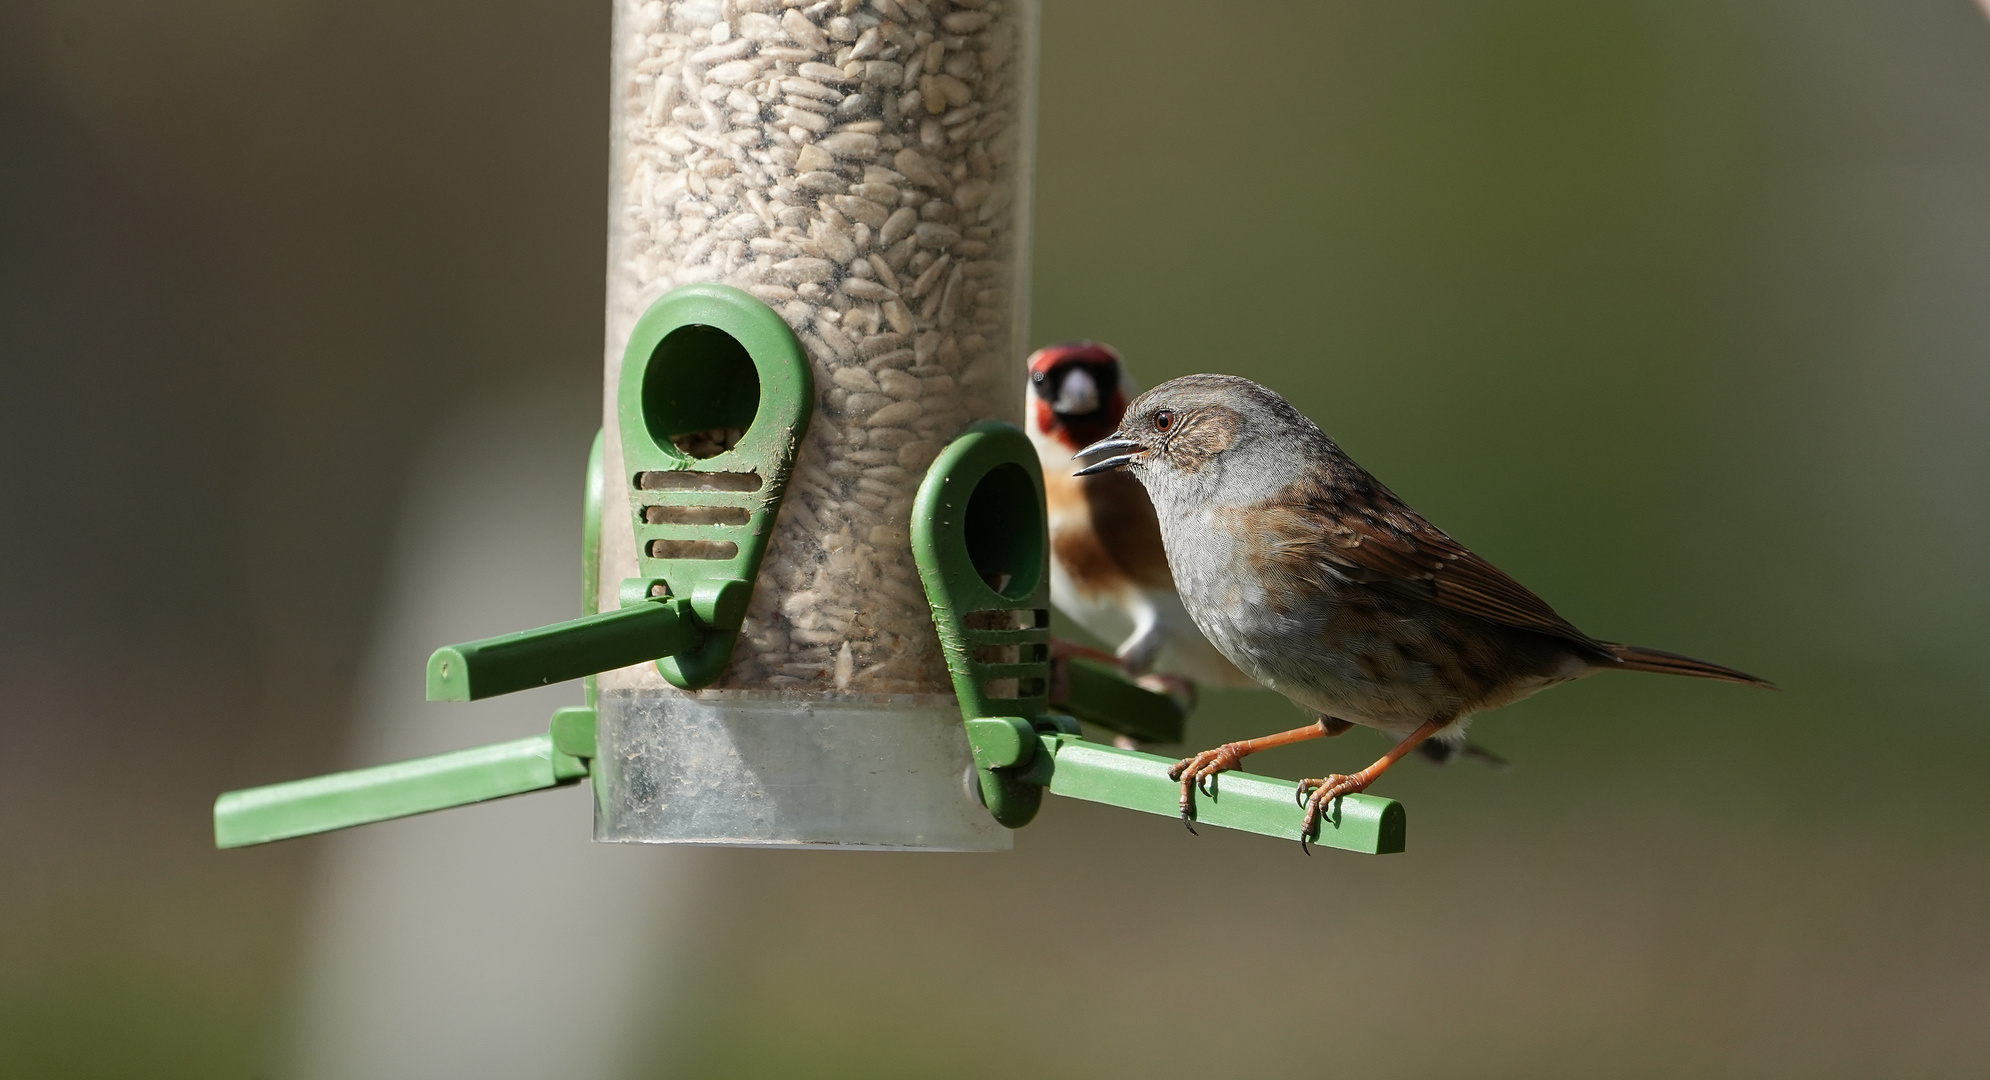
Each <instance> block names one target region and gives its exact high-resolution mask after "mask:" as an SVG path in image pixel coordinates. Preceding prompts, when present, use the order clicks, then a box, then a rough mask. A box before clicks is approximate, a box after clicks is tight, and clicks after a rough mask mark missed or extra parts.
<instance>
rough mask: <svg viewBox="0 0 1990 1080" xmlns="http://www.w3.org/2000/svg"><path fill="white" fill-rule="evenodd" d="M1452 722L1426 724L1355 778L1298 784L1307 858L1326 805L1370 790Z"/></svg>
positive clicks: (1340, 776) (1338, 775) (1326, 778)
mask: <svg viewBox="0 0 1990 1080" xmlns="http://www.w3.org/2000/svg"><path fill="white" fill-rule="evenodd" d="M1450 722H1451V721H1449V720H1426V721H1424V723H1423V726H1422V727H1419V728H1417V729H1416V730H1415V731H1412V732H1410V735H1409V738H1406V739H1404V740H1403V741H1402V742H1399V743H1397V744H1396V745H1395V746H1394V747H1392V748H1391V749H1390V750H1389V752H1388V753H1386V754H1383V755H1382V756H1381V758H1379V759H1378V760H1377V761H1376V762H1375V764H1373V765H1370V766H1369V767H1367V768H1365V769H1363V770H1361V771H1360V772H1358V773H1355V774H1354V775H1353V776H1347V775H1344V774H1342V773H1334V774H1333V775H1332V776H1324V777H1321V778H1320V779H1318V780H1301V781H1299V787H1298V789H1297V791H1296V792H1295V793H1294V797H1295V798H1297V799H1299V800H1301V802H1300V805H1302V806H1304V807H1305V808H1306V816H1305V817H1304V818H1301V819H1300V821H1299V850H1301V851H1304V852H1305V853H1306V854H1308V855H1311V854H1312V853H1313V852H1312V850H1311V849H1310V848H1308V847H1307V846H1306V840H1307V838H1308V837H1310V836H1312V835H1313V827H1314V826H1316V825H1318V824H1319V823H1320V815H1321V814H1322V813H1323V812H1324V811H1323V810H1322V807H1324V806H1326V804H1327V803H1328V802H1330V801H1332V800H1334V799H1338V798H1340V797H1341V796H1342V795H1353V794H1355V793H1356V792H1360V791H1367V790H1368V785H1370V784H1372V783H1374V782H1375V778H1376V777H1378V776H1381V775H1382V774H1383V773H1385V772H1388V771H1389V766H1391V765H1394V764H1395V763H1396V762H1398V761H1401V760H1402V759H1403V755H1404V754H1407V753H1409V752H1410V751H1412V750H1414V749H1416V748H1417V746H1418V744H1420V743H1422V742H1423V741H1424V740H1425V739H1428V738H1430V737H1431V736H1432V735H1435V734H1437V733H1438V732H1440V731H1442V730H1444V728H1445V727H1446V725H1448V724H1450ZM1309 791H1310V792H1312V794H1311V796H1310V797H1309V796H1308V795H1307V792H1309Z"/></svg>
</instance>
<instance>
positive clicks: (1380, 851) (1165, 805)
mask: <svg viewBox="0 0 1990 1080" xmlns="http://www.w3.org/2000/svg"><path fill="white" fill-rule="evenodd" d="M1042 744H1043V750H1044V751H1045V752H1047V753H1049V754H1054V755H1055V757H1054V759H1053V761H1054V764H1053V769H1054V771H1053V772H1052V773H1051V777H1050V793H1051V794H1053V795H1062V796H1064V797H1065V798H1069V799H1084V800H1086V801H1087V802H1099V803H1105V804H1106V805H1108V806H1119V807H1125V808H1126V809H1129V810H1140V811H1143V812H1145V813H1149V814H1160V815H1162V816H1164V817H1175V816H1177V815H1179V814H1180V812H1181V811H1180V807H1179V800H1180V797H1181V790H1182V785H1181V783H1180V781H1176V780H1170V779H1168V769H1169V768H1170V767H1171V766H1173V765H1174V764H1175V759H1173V758H1164V757H1157V756H1155V755H1153V754H1143V753H1141V752H1139V751H1137V750H1121V749H1118V748H1117V747H1111V746H1102V745H1100V744H1098V743H1093V742H1086V741H1084V740H1083V739H1074V738H1071V737H1070V736H1061V735H1046V736H1044V737H1043V739H1042ZM1292 791H1293V782H1292V781H1290V780H1277V779H1273V778H1272V777H1269V776H1254V775H1252V774H1250V773H1244V772H1228V773H1224V774H1222V775H1221V776H1219V777H1217V778H1216V796H1215V798H1210V797H1209V796H1207V795H1204V794H1202V793H1201V792H1197V793H1196V795H1195V803H1194V806H1195V821H1196V824H1198V825H1215V826H1218V827H1220V828H1225V829H1237V830H1240V831H1242V832H1254V833H1260V834H1262V835H1265V836H1275V837H1279V838H1280V839H1284V840H1297V839H1299V820H1300V815H1301V814H1302V813H1303V811H1302V810H1301V808H1300V807H1299V806H1298V805H1297V804H1296V803H1295V802H1294V801H1293V797H1292ZM1332 810H1333V812H1332V813H1331V814H1328V815H1326V816H1325V817H1324V818H1323V819H1322V820H1321V821H1320V824H1319V827H1318V835H1316V836H1313V837H1311V838H1310V840H1311V841H1312V842H1313V843H1316V844H1318V845H1320V846H1321V847H1331V848H1340V849H1342V850H1345V851H1358V852H1362V853H1363V854H1368V855H1393V854H1396V853H1398V852H1401V851H1402V850H1403V849H1404V843H1405V840H1406V837H1407V832H1406V825H1405V821H1404V814H1403V804H1402V803H1399V802H1397V801H1396V800H1394V799H1384V798H1381V797H1379V796H1375V795H1345V796H1342V797H1341V798H1340V799H1339V800H1337V801H1336V803H1335V804H1334V806H1333V808H1332Z"/></svg>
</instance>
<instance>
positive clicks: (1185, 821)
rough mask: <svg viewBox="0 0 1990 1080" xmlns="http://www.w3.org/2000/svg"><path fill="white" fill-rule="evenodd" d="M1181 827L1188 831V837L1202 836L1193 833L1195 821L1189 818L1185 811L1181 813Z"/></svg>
mask: <svg viewBox="0 0 1990 1080" xmlns="http://www.w3.org/2000/svg"><path fill="white" fill-rule="evenodd" d="M1182 827H1183V828H1185V829H1187V830H1188V834H1189V835H1190V836H1201V835H1202V834H1201V833H1199V832H1196V831H1195V819H1193V818H1191V817H1189V813H1188V811H1186V810H1184V811H1182Z"/></svg>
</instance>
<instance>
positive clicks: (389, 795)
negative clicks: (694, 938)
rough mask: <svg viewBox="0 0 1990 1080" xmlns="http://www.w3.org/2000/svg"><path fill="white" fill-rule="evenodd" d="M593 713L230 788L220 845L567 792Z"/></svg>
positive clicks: (589, 742)
mask: <svg viewBox="0 0 1990 1080" xmlns="http://www.w3.org/2000/svg"><path fill="white" fill-rule="evenodd" d="M593 755H594V710H592V709H586V708H572V709H561V710H559V711H558V712H556V713H554V714H553V722H552V726H551V730H549V731H547V732H546V733H545V734H542V735H533V736H530V737H529V738H524V739H514V740H512V741H511V742H503V743H496V744H494V745H491V746H479V747H476V748H474V749H470V750H456V751H453V752H451V753H447V754H437V755H435V756H434V757H425V758H416V759H414V760H413V761H397V762H394V763H393V764H391V765H376V766H374V767H372V768H370V769H354V770H352V771H351V772H342V773H333V774H332V775H330V776H316V777H312V778H311V779H309V780H293V781H291V782H290V783H287V784H270V785H268V786H267V787H256V788H247V789H244V790H242V791H230V792H227V793H225V794H223V795H222V796H221V797H220V798H218V799H216V800H214V846H215V847H222V848H232V847H246V846H248V845H250V844H266V843H269V842H270V841H272V840H287V839H290V838H291V837H295V836H308V835H310V834H312V833H321V832H331V831H332V830H334V829H345V828H350V827H352V826H354V825H366V824H369V823H371V822H375V821H386V820H388V819H389V818H398V817H407V816H409V815H411V814H424V813H427V812H429V811H431V810H442V809H446V808H448V807H451V806H465V805H468V804H470V803H476V802H484V801H486V800H488V799H499V798H503V797H504V796H506V795H523V794H524V793H526V792H528V791H539V790H541V789H543V788H550V787H561V786H564V785H566V784H571V783H574V782H576V781H578V780H579V779H581V778H582V777H584V776H586V775H587V761H586V760H584V759H586V758H590V757H592V756H593Z"/></svg>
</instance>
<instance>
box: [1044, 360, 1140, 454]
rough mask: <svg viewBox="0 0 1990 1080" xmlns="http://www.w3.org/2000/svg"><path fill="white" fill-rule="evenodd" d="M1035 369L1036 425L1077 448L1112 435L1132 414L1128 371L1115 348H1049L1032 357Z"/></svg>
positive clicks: (1067, 444)
mask: <svg viewBox="0 0 1990 1080" xmlns="http://www.w3.org/2000/svg"><path fill="white" fill-rule="evenodd" d="M1029 372H1030V426H1031V427H1032V428H1034V429H1036V431H1038V432H1039V433H1041V434H1043V435H1046V436H1048V437H1050V438H1052V439H1055V440H1057V441H1058V442H1060V443H1062V444H1064V445H1065V446H1067V447H1069V448H1070V449H1071V450H1072V451H1073V452H1076V451H1077V450H1078V448H1079V447H1082V446H1089V445H1091V444H1092V443H1094V442H1097V441H1098V440H1099V439H1101V438H1104V437H1105V436H1107V435H1109V434H1111V433H1112V430H1113V428H1115V427H1117V426H1118V425H1119V418H1120V417H1121V416H1122V415H1123V414H1124V413H1125V412H1126V389H1127V380H1126V369H1125V367H1124V366H1123V365H1122V363H1121V361H1120V358H1119V354H1118V353H1116V352H1114V351H1113V350H1112V349H1111V348H1110V347H1109V346H1105V345H1101V344H1099V343H1097V342H1092V341H1073V342H1066V343H1064V344H1061V345H1049V346H1045V347H1044V348H1041V349H1038V350H1037V351H1036V352H1035V353H1034V354H1033V355H1031V357H1030V359H1029Z"/></svg>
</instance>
